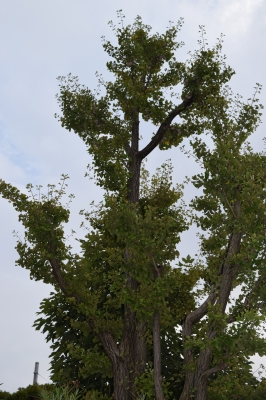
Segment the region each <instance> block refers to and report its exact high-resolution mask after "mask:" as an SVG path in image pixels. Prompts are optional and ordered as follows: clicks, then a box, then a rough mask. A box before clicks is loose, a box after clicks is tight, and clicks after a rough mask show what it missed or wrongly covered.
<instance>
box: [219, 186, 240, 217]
mask: <svg viewBox="0 0 266 400" xmlns="http://www.w3.org/2000/svg"><path fill="white" fill-rule="evenodd" d="M222 191H223V195H224V198H225V201H226V203H227V205H228V207H229V208H230V210H231V212H232V214H233V217H234V219H237V216H236V214H235V212H234V210H233V208H232V206H231V204H230V203H229V200H228V198H227V196H226V193H225V190H224V187H222Z"/></svg>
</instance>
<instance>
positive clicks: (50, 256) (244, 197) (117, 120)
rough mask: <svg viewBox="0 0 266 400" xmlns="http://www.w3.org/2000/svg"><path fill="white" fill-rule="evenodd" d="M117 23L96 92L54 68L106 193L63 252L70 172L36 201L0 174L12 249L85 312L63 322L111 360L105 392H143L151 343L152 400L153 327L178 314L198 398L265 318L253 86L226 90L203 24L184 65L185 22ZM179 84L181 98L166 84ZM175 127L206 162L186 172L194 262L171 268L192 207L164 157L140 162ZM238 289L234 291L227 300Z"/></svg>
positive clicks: (217, 53) (186, 393) (65, 107)
mask: <svg viewBox="0 0 266 400" xmlns="http://www.w3.org/2000/svg"><path fill="white" fill-rule="evenodd" d="M122 22H123V18H122V19H121V25H120V27H116V26H114V25H113V24H112V23H111V26H112V28H113V30H114V32H115V35H116V37H117V42H118V44H117V46H114V45H112V44H111V43H110V42H109V41H106V40H105V39H104V42H103V47H104V50H105V51H106V52H107V54H108V55H109V56H110V57H111V58H112V61H109V62H108V63H107V68H108V70H109V71H110V72H112V73H113V74H114V80H112V81H108V82H106V81H104V80H103V79H102V78H101V77H100V83H101V84H102V86H103V90H104V95H102V96H100V93H97V92H96V93H92V92H91V91H90V90H89V89H88V88H86V87H85V86H82V85H80V84H79V82H78V79H77V78H76V77H73V76H72V75H69V76H67V77H66V78H65V77H60V78H59V84H60V93H59V95H58V102H59V105H60V107H61V111H62V114H61V116H59V117H58V118H59V120H60V121H61V124H62V126H63V127H65V128H66V129H68V130H73V131H74V132H75V133H77V134H78V135H79V136H80V138H81V139H82V140H83V141H84V142H85V144H86V146H87V148H88V152H89V153H90V154H91V156H92V159H93V165H92V169H93V171H94V175H95V179H96V183H97V185H99V186H101V187H102V188H103V189H104V190H105V195H104V200H103V201H102V202H101V203H100V204H99V205H98V206H97V207H96V208H95V209H94V210H92V211H90V212H87V211H84V210H83V212H82V213H83V215H84V217H85V219H87V220H88V221H89V223H90V226H91V230H90V232H89V233H88V234H87V235H86V237H85V239H82V240H80V243H81V249H82V254H81V255H77V254H73V253H72V251H71V248H70V247H69V246H67V245H66V243H65V237H64V231H63V227H62V223H65V222H68V218H69V210H68V209H67V208H66V207H64V206H63V205H62V203H61V199H62V196H63V194H64V189H65V179H66V176H64V177H63V181H62V184H61V187H60V188H59V189H57V190H55V188H54V187H51V190H50V193H49V195H48V196H43V197H42V200H41V201H39V200H37V199H36V198H35V197H34V196H33V197H32V198H31V197H30V196H27V195H25V194H22V193H20V192H19V191H18V189H16V188H15V187H13V186H12V185H9V184H7V183H5V182H4V181H1V182H0V191H1V193H2V196H3V197H5V198H7V199H9V201H11V202H12V203H13V205H14V207H15V209H16V210H17V211H18V212H19V213H20V214H19V219H20V220H21V221H22V223H23V224H24V226H25V239H26V240H25V242H23V243H22V242H18V244H17V247H16V248H17V251H18V253H19V256H20V258H19V260H18V261H17V263H18V265H20V266H22V267H24V268H27V269H29V270H30V272H31V277H32V278H34V279H36V280H43V281H44V282H45V283H50V284H53V285H54V287H55V291H56V292H55V293H58V294H59V295H60V296H62V295H63V296H64V298H65V301H66V303H69V304H70V305H71V306H72V307H74V309H75V310H76V312H77V313H78V314H79V315H80V316H81V317H82V318H78V319H77V320H75V319H72V321H71V324H72V325H73V326H75V327H77V328H78V329H79V331H80V332H81V333H82V334H83V335H84V336H85V337H86V336H87V337H88V338H89V337H91V335H93V336H94V337H96V338H97V340H98V341H99V342H100V343H101V348H102V349H103V351H104V353H105V357H106V356H107V357H108V359H109V361H110V364H111V367H112V374H113V384H114V398H115V399H117V400H118V399H119V400H122V399H123V400H131V399H137V398H138V395H139V393H140V390H142V389H143V387H144V388H145V390H147V393H148V390H150V383H149V382H148V381H149V380H148V376H149V374H148V373H147V370H148V369H147V368H148V364H147V342H149V341H151V342H152V343H153V367H152V369H153V389H152V392H149V393H151V395H152V396H155V398H156V400H162V399H163V398H167V396H168V395H167V387H164V385H163V382H162V381H163V379H162V375H163V374H162V366H161V362H162V360H161V333H162V332H164V331H165V330H167V328H168V327H172V326H174V325H177V324H178V322H180V321H182V324H183V328H182V329H183V344H184V364H185V383H184V389H183V392H182V394H181V396H180V400H187V399H190V398H191V396H194V398H195V399H196V400H204V399H206V398H207V382H208V378H209V377H212V376H214V374H217V373H218V372H219V371H223V370H225V369H226V368H228V367H229V366H231V365H232V364H234V363H237V362H238V360H239V355H238V352H237V350H236V349H239V351H245V349H244V346H246V343H247V340H248V335H252V337H253V342H252V344H249V346H248V349H249V350H248V351H249V354H253V353H254V352H256V351H260V352H263V350H262V345H263V344H264V342H263V341H262V339H261V338H260V336H259V334H258V333H257V331H256V327H257V326H259V324H260V323H261V321H262V319H263V318H264V317H263V316H264V296H265V294H264V292H263V283H264V279H265V278H264V264H265V263H264V247H265V246H264V227H265V211H266V210H265V202H264V200H265V192H264V185H265V170H266V169H265V161H264V159H265V158H264V156H263V155H260V154H254V153H253V152H252V149H251V148H250V147H249V146H248V145H246V144H245V142H246V140H247V138H248V136H249V135H250V134H251V133H252V132H253V131H254V130H255V128H256V126H257V124H258V122H259V117H260V107H259V106H258V105H257V102H256V96H255V97H254V99H253V100H251V102H250V103H249V104H243V103H241V101H240V100H239V99H234V98H233V96H232V94H231V93H230V91H229V89H228V87H227V86H226V84H227V83H228V81H229V80H230V78H231V76H232V75H233V73H234V72H233V71H232V69H231V68H230V67H228V66H227V65H226V63H225V58H224V57H223V56H222V54H221V40H219V41H218V43H217V45H216V46H215V47H214V48H211V49H210V48H207V47H206V46H207V45H205V41H204V31H203V30H202V40H201V41H200V45H201V46H200V49H199V50H198V51H196V52H195V53H193V54H192V55H191V58H190V59H189V61H188V62H186V63H182V62H178V61H177V60H176V55H175V54H176V50H177V49H178V48H179V47H180V46H181V43H178V42H177V41H176V36H177V33H178V31H179V29H180V27H181V25H182V22H181V21H179V22H178V24H177V25H171V26H170V27H169V28H168V29H167V30H166V32H165V33H164V34H162V35H159V34H158V33H156V34H151V27H150V26H147V25H144V24H143V23H142V20H141V18H140V17H137V18H136V19H135V22H134V23H133V25H132V26H131V25H129V26H126V27H124V26H123V23H122ZM176 85H180V87H181V96H180V97H179V96H177V95H176V94H175V93H174V92H173V87H174V86H176ZM166 90H168V95H167V96H166ZM141 118H142V120H143V121H149V122H150V123H152V124H153V125H154V127H155V133H154V134H153V135H152V137H151V139H150V141H149V142H148V144H147V145H146V146H144V147H143V148H141V149H140V148H139V147H140V141H141V135H140V121H141ZM202 133H206V134H209V135H210V137H211V139H212V142H213V144H212V146H211V148H210V149H209V148H208V147H207V145H206V144H205V142H204V140H200V139H199V138H198V135H199V134H202ZM185 137H190V138H191V140H190V144H191V146H192V151H193V152H194V156H195V157H196V158H197V159H198V160H199V161H200V163H201V166H202V168H203V171H204V172H203V173H202V174H199V175H197V176H195V177H194V178H193V184H194V186H195V187H196V188H202V189H203V195H201V196H199V197H197V198H195V200H194V201H193V202H192V203H191V206H190V208H191V210H192V212H193V213H194V214H193V215H194V216H193V221H194V222H195V223H197V224H198V226H199V227H200V228H201V229H202V231H203V232H204V231H205V232H206V234H204V233H203V234H202V237H201V254H202V257H201V260H197V261H195V260H193V259H192V258H191V257H190V256H188V257H187V258H185V259H183V261H182V262H180V265H179V268H173V267H172V266H171V262H172V261H174V260H175V259H176V258H177V257H178V254H179V253H178V251H177V248H176V246H177V244H178V243H179V241H180V233H181V232H183V231H184V230H186V229H187V228H188V226H189V222H190V218H191V214H189V213H188V211H187V210H186V208H185V207H184V205H183V203H182V201H180V200H181V197H182V190H181V189H182V187H181V186H176V187H174V186H173V185H172V182H171V177H172V167H171V165H170V164H169V163H166V164H163V165H162V166H161V168H159V169H158V170H157V172H156V174H155V175H154V176H152V177H151V178H150V177H149V174H148V171H146V170H145V168H144V167H143V161H144V159H146V158H147V157H148V156H149V154H150V153H151V152H152V151H154V149H155V148H157V147H159V148H160V149H161V150H167V149H168V148H170V147H172V146H178V145H179V144H180V143H181V142H182V140H183V138H185ZM28 189H29V190H30V191H32V189H33V188H32V186H31V185H28ZM199 282H200V283H201V284H200V285H199ZM237 286H240V287H241V288H242V292H243V293H244V295H243V294H241V295H240V296H239V297H238V299H236V301H235V302H233V300H232V290H233V289H234V288H235V287H237ZM193 288H194V290H193V291H192V289H193ZM204 296H205V298H204ZM230 301H231V302H232V303H231V304H230ZM228 304H230V309H228ZM141 385H142V389H140V388H141ZM145 385H146V386H145ZM168 392H169V391H168ZM153 393H154V394H153Z"/></svg>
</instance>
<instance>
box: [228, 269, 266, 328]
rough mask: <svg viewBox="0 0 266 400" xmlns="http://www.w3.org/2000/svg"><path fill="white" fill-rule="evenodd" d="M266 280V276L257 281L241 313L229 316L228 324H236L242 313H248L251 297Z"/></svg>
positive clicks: (247, 296)
mask: <svg viewBox="0 0 266 400" xmlns="http://www.w3.org/2000/svg"><path fill="white" fill-rule="evenodd" d="M264 280H265V276H264V275H261V276H260V277H259V278H258V279H257V281H256V282H255V284H254V286H253V288H252V289H251V290H250V291H249V292H248V294H247V295H246V298H245V300H244V302H243V304H242V307H241V309H240V311H238V312H237V313H236V314H234V313H232V314H230V315H229V316H228V318H227V319H226V322H227V323H228V324H231V323H233V322H235V321H236V318H237V316H238V315H239V314H240V313H241V312H245V311H247V310H248V309H249V308H250V300H251V297H252V295H253V293H254V292H255V291H256V290H257V289H258V288H259V286H260V285H261V284H262V283H263V281H264ZM257 304H259V303H257ZM262 305H263V302H262Z"/></svg>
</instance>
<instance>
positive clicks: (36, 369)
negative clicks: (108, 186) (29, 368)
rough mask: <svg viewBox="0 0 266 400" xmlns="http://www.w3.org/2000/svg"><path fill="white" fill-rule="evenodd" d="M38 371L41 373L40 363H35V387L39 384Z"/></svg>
mask: <svg viewBox="0 0 266 400" xmlns="http://www.w3.org/2000/svg"><path fill="white" fill-rule="evenodd" d="M38 371H39V363H38V362H36V363H35V369H34V372H33V385H34V384H35V383H36V384H38Z"/></svg>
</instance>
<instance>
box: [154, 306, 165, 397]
mask: <svg viewBox="0 0 266 400" xmlns="http://www.w3.org/2000/svg"><path fill="white" fill-rule="evenodd" d="M153 359H154V362H153V368H154V389H155V399H156V400H163V388H162V372H161V369H162V365H161V364H162V362H161V337H160V314H159V313H158V312H156V313H155V314H154V316H153Z"/></svg>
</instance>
